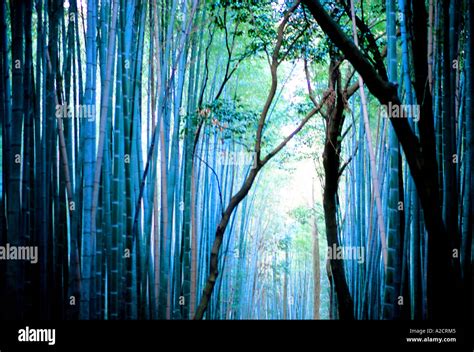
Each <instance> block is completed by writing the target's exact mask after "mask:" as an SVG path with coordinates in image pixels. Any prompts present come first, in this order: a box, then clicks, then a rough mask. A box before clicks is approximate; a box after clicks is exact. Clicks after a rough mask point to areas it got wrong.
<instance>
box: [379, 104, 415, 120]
mask: <svg viewBox="0 0 474 352" xmlns="http://www.w3.org/2000/svg"><path fill="white" fill-rule="evenodd" d="M379 111H380V116H382V117H384V118H388V119H399V118H402V119H403V118H405V119H412V120H413V121H414V122H418V120H420V105H418V104H414V105H405V104H392V102H389V103H388V105H380V108H379Z"/></svg>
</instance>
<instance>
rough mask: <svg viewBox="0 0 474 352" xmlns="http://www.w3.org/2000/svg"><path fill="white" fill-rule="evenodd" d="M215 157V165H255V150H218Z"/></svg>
mask: <svg viewBox="0 0 474 352" xmlns="http://www.w3.org/2000/svg"><path fill="white" fill-rule="evenodd" d="M217 155H218V157H217V159H216V162H217V165H221V166H250V165H252V167H253V168H255V167H256V166H257V157H256V155H257V154H256V153H255V152H245V151H239V152H231V151H221V152H218V154H217Z"/></svg>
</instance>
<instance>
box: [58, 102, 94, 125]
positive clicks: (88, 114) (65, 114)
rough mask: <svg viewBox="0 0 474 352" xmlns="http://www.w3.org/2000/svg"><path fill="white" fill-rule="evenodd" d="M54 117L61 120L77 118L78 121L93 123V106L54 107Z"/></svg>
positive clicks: (59, 105) (64, 105)
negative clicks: (84, 120) (85, 120)
mask: <svg viewBox="0 0 474 352" xmlns="http://www.w3.org/2000/svg"><path fill="white" fill-rule="evenodd" d="M55 115H56V117H57V118H62V119H71V118H73V117H74V118H78V119H87V121H90V122H91V121H94V120H95V105H87V104H85V105H81V104H76V105H72V104H69V105H66V104H58V105H56V114H55Z"/></svg>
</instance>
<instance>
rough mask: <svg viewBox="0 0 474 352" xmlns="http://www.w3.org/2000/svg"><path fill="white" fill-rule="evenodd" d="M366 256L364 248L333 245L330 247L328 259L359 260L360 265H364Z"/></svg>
mask: <svg viewBox="0 0 474 352" xmlns="http://www.w3.org/2000/svg"><path fill="white" fill-rule="evenodd" d="M364 254H365V250H364V247H354V246H336V244H333V245H332V246H330V247H328V253H327V259H332V260H357V262H358V263H359V264H362V263H363V262H364V260H365V255H364Z"/></svg>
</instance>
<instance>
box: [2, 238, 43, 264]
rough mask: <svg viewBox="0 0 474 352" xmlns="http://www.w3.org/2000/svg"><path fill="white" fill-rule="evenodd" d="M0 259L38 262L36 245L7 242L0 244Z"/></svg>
mask: <svg viewBox="0 0 474 352" xmlns="http://www.w3.org/2000/svg"><path fill="white" fill-rule="evenodd" d="M0 260H25V261H29V262H30V263H31V264H36V263H38V247H37V246H12V245H10V243H7V244H6V245H5V246H0Z"/></svg>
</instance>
